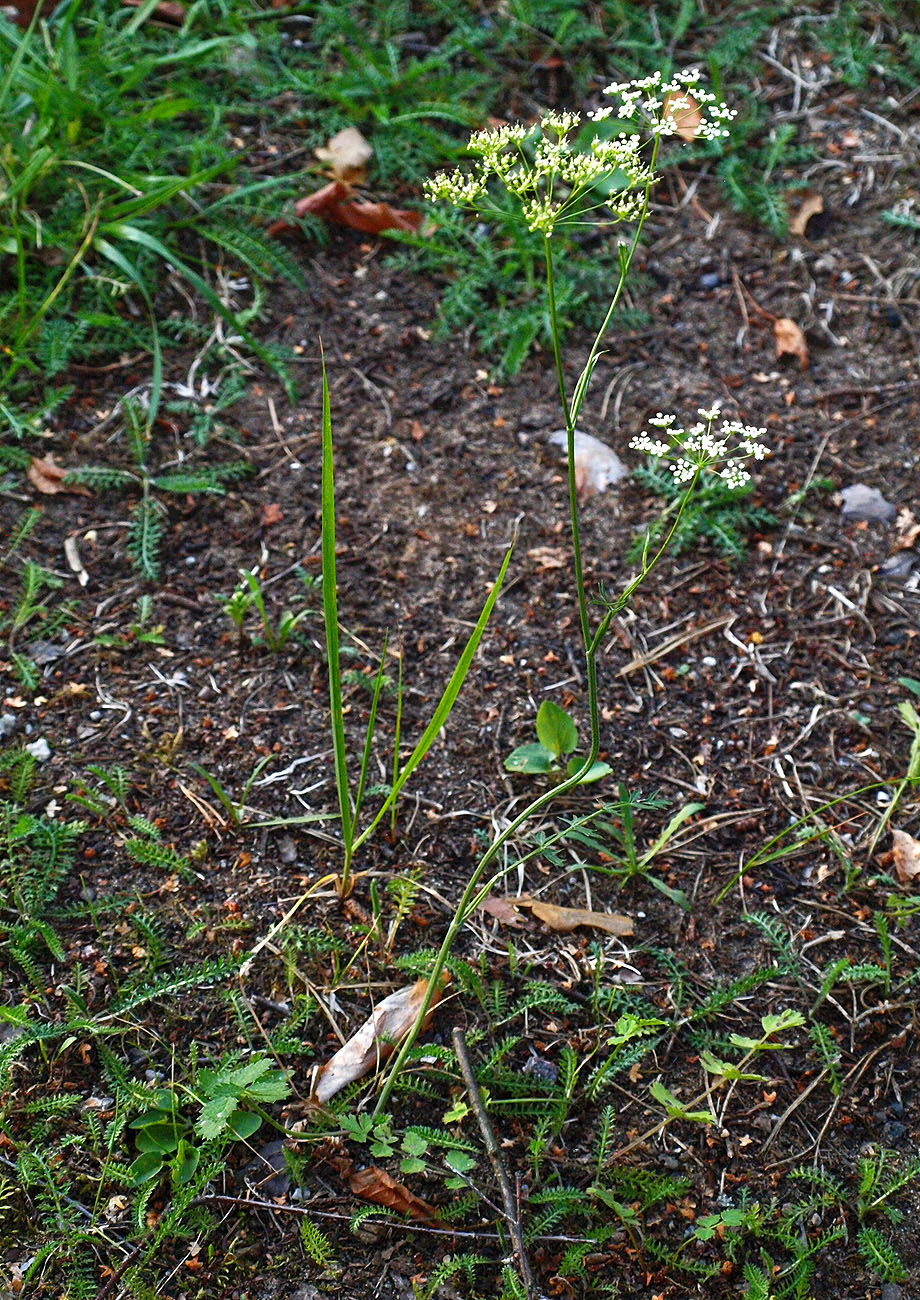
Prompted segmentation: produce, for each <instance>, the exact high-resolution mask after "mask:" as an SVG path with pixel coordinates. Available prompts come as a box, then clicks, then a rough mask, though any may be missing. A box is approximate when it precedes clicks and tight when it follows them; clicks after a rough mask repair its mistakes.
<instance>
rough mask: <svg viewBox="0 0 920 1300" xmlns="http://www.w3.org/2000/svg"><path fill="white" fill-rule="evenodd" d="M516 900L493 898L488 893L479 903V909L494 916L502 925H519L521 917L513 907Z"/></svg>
mask: <svg viewBox="0 0 920 1300" xmlns="http://www.w3.org/2000/svg"><path fill="white" fill-rule="evenodd" d="M517 902H518V900H517V899H516V898H493V897H492V896H491V895H490V896H489V897H488V898H484V899H483V900H482V902H481V903H480V904H479V910H480V911H481V912H486V913H487V914H488V915H489V916H494V917H495V919H496V920H497V921H501V923H502V925H511V926H519V925H520V924H521V918H520V917H519V916H518V914H517V911H516V908H515V904H516V903H517Z"/></svg>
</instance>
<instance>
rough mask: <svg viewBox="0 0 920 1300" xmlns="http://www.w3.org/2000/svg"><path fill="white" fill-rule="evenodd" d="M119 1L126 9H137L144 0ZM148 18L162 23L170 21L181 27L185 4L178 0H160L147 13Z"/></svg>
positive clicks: (184, 15) (183, 19) (183, 20)
mask: <svg viewBox="0 0 920 1300" xmlns="http://www.w3.org/2000/svg"><path fill="white" fill-rule="evenodd" d="M121 3H122V4H123V5H124V6H125V7H126V8H128V9H139V8H140V7H141V5H142V4H143V3H144V0H121ZM147 17H148V18H151V19H153V20H154V21H155V20H156V19H159V20H160V22H163V23H172V24H174V25H175V26H176V27H181V26H182V24H183V23H184V22H185V17H186V14H185V5H183V4H180V3H179V0H160V3H159V4H158V5H154V7H153V9H152V10H151V11H150V13H149V14H148V15H147Z"/></svg>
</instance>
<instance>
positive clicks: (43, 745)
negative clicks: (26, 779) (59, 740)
mask: <svg viewBox="0 0 920 1300" xmlns="http://www.w3.org/2000/svg"><path fill="white" fill-rule="evenodd" d="M26 752H27V753H29V754H31V755H32V757H33V758H34V759H35V761H36V763H47V762H48V759H49V758H50V757H51V746H50V745H49V744H48V742H47V740H46V739H45V737H44V736H39V738H38V740H33V741H32V743H31V745H26Z"/></svg>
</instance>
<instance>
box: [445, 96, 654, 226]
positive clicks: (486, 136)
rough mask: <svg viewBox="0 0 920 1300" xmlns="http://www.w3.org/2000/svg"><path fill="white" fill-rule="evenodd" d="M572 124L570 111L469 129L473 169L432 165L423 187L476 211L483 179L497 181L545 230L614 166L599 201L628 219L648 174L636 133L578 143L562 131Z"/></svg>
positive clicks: (574, 209) (573, 211)
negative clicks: (617, 182)
mask: <svg viewBox="0 0 920 1300" xmlns="http://www.w3.org/2000/svg"><path fill="white" fill-rule="evenodd" d="M580 125H581V117H580V116H579V114H578V113H547V114H545V115H544V116H543V118H542V119H541V120H540V123H539V125H538V126H535V127H531V128H527V127H525V126H522V125H520V124H513V125H512V124H509V125H504V126H500V127H497V128H496V129H495V130H492V131H476V132H475V133H474V134H473V135H471V136H470V142H469V146H468V149H469V152H470V153H472V154H478V155H479V161H478V163H477V164H476V165H475V167H474V169H473V170H472V171H471V172H463V171H459V170H458V171H454V172H440V173H438V175H437V176H435V177H434V178H433V179H432V180H430V181H427V182H426V184H425V193H426V195H427V197H428V198H430V199H443V200H446V201H447V202H448V203H452V204H453V205H454V206H455V207H475V208H477V209H480V210H481V209H482V207H483V205H482V204H481V203H480V202H479V200H480V199H481V198H482V197H483V196H484V195H485V193H486V190H487V187H488V184H489V182H490V181H491V180H498V181H499V182H500V183H501V184H502V185H503V186H504V188H505V189H506V190H507V191H508V192H509V194H513V195H514V196H515V197H516V198H517V199H518V201H519V203H520V205H521V211H522V213H523V215H524V220H525V221H526V223H527V226H528V229H530V230H535V231H540V232H541V233H542V234H545V235H551V234H552V232H553V229H554V227H555V225H556V223H557V222H558V221H560V220H561V219H563V218H565V217H572V216H574V215H577V214H578V212H579V211H580V210H581V208H582V203H581V200H582V199H583V198H584V196H585V195H586V193H587V191H588V190H590V189H591V188H592V186H594V185H595V184H596V183H597V182H598V181H599V180H601V179H603V178H604V177H607V176H609V175H611V174H612V173H613V172H621V173H622V174H623V177H624V181H625V184H624V185H623V187H622V188H621V189H620V190H617V191H615V192H614V193H612V194H610V195H608V196H607V197H606V198H605V199H604V204H605V206H606V208H607V210H608V213H609V214H611V215H612V217H613V219H614V220H616V221H631V220H634V219H635V218H636V217H638V216H639V215H640V214H641V212H642V206H643V199H642V195H643V193H644V191H645V188H646V187H647V186H648V184H649V183H650V182H651V180H652V174H651V171H650V169H649V167H648V166H647V165H646V164H645V162H644V161H643V159H642V157H641V154H640V150H641V147H642V145H641V141H640V139H639V138H638V137H637V136H626V135H622V136H621V137H620V138H619V139H616V140H602V139H599V138H597V137H595V138H594V139H593V140H591V141H590V143H589V144H588V145H587V147H585V148H582V147H581V146H580V145H579V144H578V142H577V141H574V140H572V139H570V138H569V137H570V134H571V133H572V132H573V131H575V130H576V128H577V127H579V126H580ZM525 145H526V146H527V147H525Z"/></svg>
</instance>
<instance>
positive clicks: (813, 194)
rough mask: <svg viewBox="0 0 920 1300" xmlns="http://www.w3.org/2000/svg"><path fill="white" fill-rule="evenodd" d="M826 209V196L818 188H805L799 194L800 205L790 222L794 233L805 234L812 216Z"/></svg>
mask: <svg viewBox="0 0 920 1300" xmlns="http://www.w3.org/2000/svg"><path fill="white" fill-rule="evenodd" d="M823 211H824V198H823V196H822V195H821V194H819V193H818V191H817V190H803V192H802V193H801V194H800V195H799V206H798V210H797V211H796V214H795V216H794V217H793V218H792V220H791V221H790V222H789V229H790V231H791V232H792V234H793V235H803V236H804V234H805V231H806V230H807V228H808V223H809V221H811V219H812V217H816V216H818V214H819V213H821V212H823Z"/></svg>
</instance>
